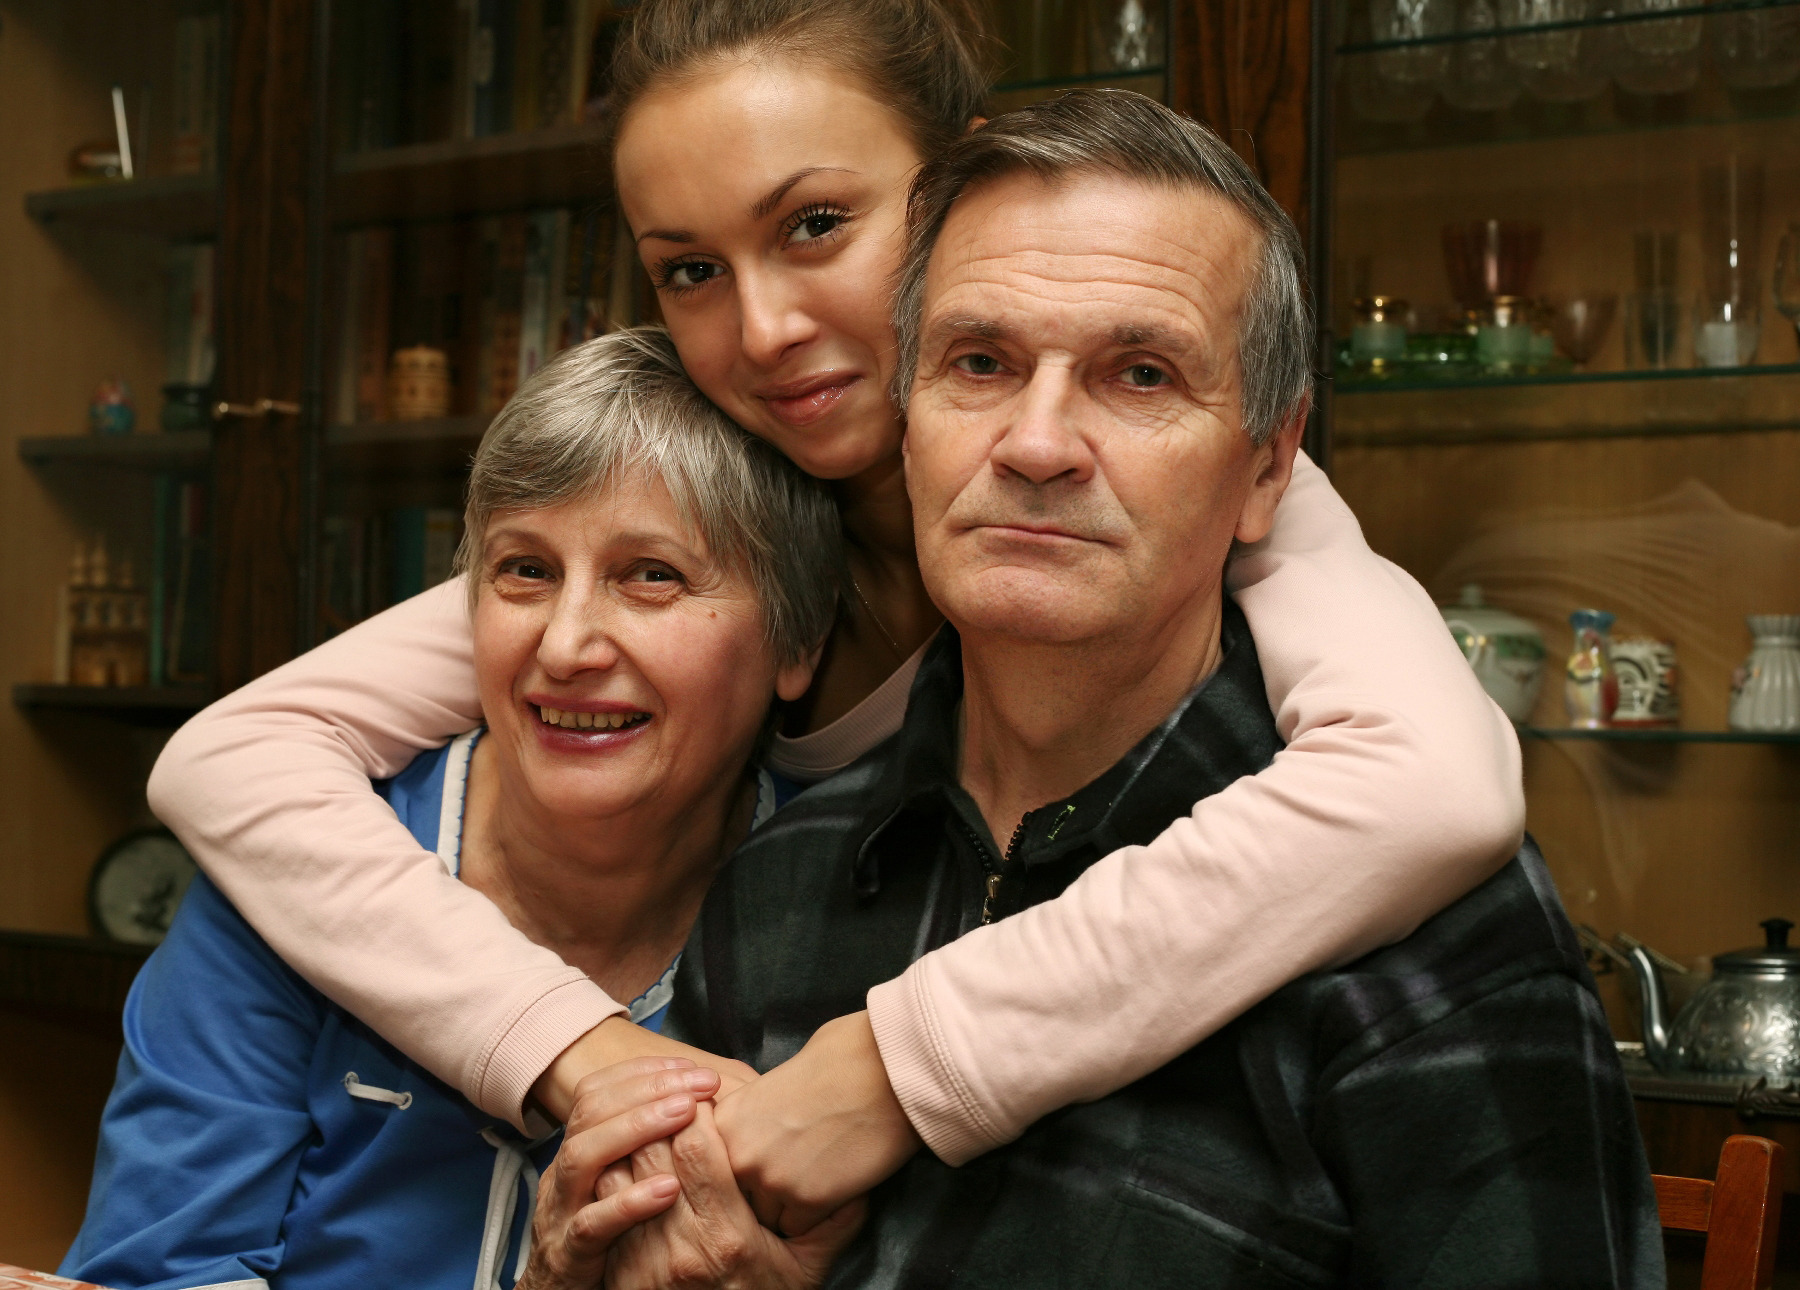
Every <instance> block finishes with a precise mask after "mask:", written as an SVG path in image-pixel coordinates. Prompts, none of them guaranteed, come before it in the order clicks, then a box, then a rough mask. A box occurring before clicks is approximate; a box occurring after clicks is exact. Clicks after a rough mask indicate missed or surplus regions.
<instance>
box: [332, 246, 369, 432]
mask: <svg viewBox="0 0 1800 1290" xmlns="http://www.w3.org/2000/svg"><path fill="white" fill-rule="evenodd" d="M366 232H367V230H366V229H360V228H353V229H351V230H350V231H349V232H348V233H346V234H344V235H343V237H341V238H339V239H338V244H337V252H338V267H339V273H338V298H337V306H336V308H335V309H333V310H332V316H333V317H334V318H335V319H336V320H337V335H336V337H335V340H336V342H337V345H336V349H337V354H336V357H335V359H334V361H333V363H332V376H331V422H332V424H333V425H350V424H352V423H353V422H354V421H355V420H356V365H357V359H358V355H360V354H361V352H362V338H361V327H360V324H361V320H362V277H363V239H364V235H365V234H366Z"/></svg>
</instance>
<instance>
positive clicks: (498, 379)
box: [482, 214, 527, 416]
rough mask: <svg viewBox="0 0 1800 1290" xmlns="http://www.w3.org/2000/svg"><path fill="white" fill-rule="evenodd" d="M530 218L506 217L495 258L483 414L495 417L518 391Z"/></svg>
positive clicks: (502, 218)
mask: <svg viewBox="0 0 1800 1290" xmlns="http://www.w3.org/2000/svg"><path fill="white" fill-rule="evenodd" d="M526 228H527V217H526V216H524V215H522V214H521V215H503V216H501V217H500V220H499V240H498V243H497V245H496V246H495V255H494V308H493V329H492V336H491V337H490V339H489V341H488V348H487V359H488V361H489V362H490V363H491V364H492V368H491V381H490V384H489V388H488V399H487V404H486V406H485V407H484V408H483V409H482V410H483V412H484V413H485V414H486V415H488V416H492V415H493V414H494V413H496V412H498V411H499V410H500V409H501V408H503V407H505V406H506V401H507V400H508V399H510V398H511V397H512V396H513V391H514V390H516V389H518V388H519V336H520V332H521V315H522V310H523V304H524V291H525V241H526Z"/></svg>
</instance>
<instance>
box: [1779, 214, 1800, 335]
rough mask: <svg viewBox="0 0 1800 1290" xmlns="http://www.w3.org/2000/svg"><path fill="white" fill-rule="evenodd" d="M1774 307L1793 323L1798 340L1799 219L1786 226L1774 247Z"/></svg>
mask: <svg viewBox="0 0 1800 1290" xmlns="http://www.w3.org/2000/svg"><path fill="white" fill-rule="evenodd" d="M1775 307H1776V308H1777V309H1779V310H1781V312H1782V313H1784V314H1786V315H1787V320H1788V321H1789V322H1791V323H1793V324H1794V339H1795V340H1797V341H1800V220H1796V221H1794V222H1793V223H1791V224H1789V225H1788V226H1787V230H1786V231H1785V232H1784V233H1782V235H1781V243H1780V245H1778V246H1777V247H1776V248H1775Z"/></svg>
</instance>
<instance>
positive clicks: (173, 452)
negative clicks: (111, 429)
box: [19, 430, 212, 470]
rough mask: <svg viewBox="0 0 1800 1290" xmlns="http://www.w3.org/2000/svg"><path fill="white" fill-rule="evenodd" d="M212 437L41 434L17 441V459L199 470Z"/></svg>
mask: <svg viewBox="0 0 1800 1290" xmlns="http://www.w3.org/2000/svg"><path fill="white" fill-rule="evenodd" d="M211 445H212V436H211V435H209V434H208V433H207V432H206V431H204V430H181V431H177V432H175V433H173V434H158V433H154V432H152V433H149V434H121V435H85V434H64V435H40V436H36V437H34V438H29V439H21V440H19V459H20V460H21V461H23V462H25V463H26V464H27V465H31V466H58V465H70V466H78V467H84V468H85V467H90V466H111V467H119V468H123V469H135V470H183V469H187V470H198V469H201V468H202V467H204V466H205V465H206V454H207V452H208V451H209V450H210V448H211Z"/></svg>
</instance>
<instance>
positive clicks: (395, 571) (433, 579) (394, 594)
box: [318, 506, 462, 636]
mask: <svg viewBox="0 0 1800 1290" xmlns="http://www.w3.org/2000/svg"><path fill="white" fill-rule="evenodd" d="M461 538H462V513H461V512H460V511H454V510H450V509H448V508H440V507H432V506H402V507H396V508H393V509H391V510H386V511H378V512H375V513H373V514H368V515H327V516H326V517H325V519H324V522H323V523H322V525H321V526H320V534H319V566H318V567H319V614H320V621H321V625H322V627H323V629H324V630H323V632H322V635H325V636H335V635H337V633H339V632H341V631H344V630H346V629H348V628H350V627H353V626H355V625H356V624H357V623H359V622H361V621H362V620H363V619H364V618H367V617H368V616H369V615H370V614H377V613H380V612H381V611H382V610H383V609H386V608H387V607H388V606H389V605H394V604H398V603H399V602H400V601H402V600H405V599H407V598H408V597H410V596H416V595H418V594H419V593H420V592H421V591H423V590H425V589H426V588H427V587H435V586H436V585H437V584H438V583H440V582H442V581H444V580H445V579H446V578H448V577H449V576H450V570H451V566H452V564H453V563H454V561H455V558H456V544H457V543H458V542H459V541H460V540H461Z"/></svg>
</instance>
